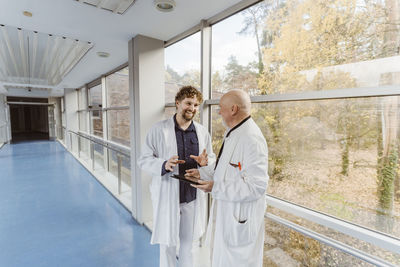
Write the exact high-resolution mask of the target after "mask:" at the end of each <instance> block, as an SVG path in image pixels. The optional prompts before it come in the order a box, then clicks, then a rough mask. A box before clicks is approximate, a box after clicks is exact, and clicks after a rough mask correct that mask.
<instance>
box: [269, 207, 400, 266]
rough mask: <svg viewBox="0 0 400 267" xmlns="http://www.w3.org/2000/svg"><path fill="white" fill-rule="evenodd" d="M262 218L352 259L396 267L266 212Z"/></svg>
mask: <svg viewBox="0 0 400 267" xmlns="http://www.w3.org/2000/svg"><path fill="white" fill-rule="evenodd" d="M264 217H265V218H268V219H270V220H272V221H274V222H276V223H278V224H281V225H283V226H285V227H288V228H291V229H293V230H295V231H296V232H299V233H301V234H303V235H306V236H308V237H310V238H312V239H314V240H317V241H319V242H321V243H324V244H326V245H328V246H330V247H333V248H335V249H338V250H340V251H343V252H344V253H346V254H349V255H351V256H353V257H356V258H358V259H361V260H363V261H365V262H368V263H371V264H373V265H376V266H385V267H386V266H396V265H394V264H392V263H390V262H388V261H385V260H383V259H381V258H378V257H376V256H373V255H371V254H368V253H366V252H364V251H361V250H359V249H356V248H354V247H351V246H349V245H347V244H344V243H342V242H339V241H337V240H335V239H332V238H329V237H327V236H324V235H322V234H320V233H317V232H315V231H312V230H310V229H307V228H305V227H303V226H300V225H298V224H296V223H293V222H290V221H288V220H285V219H282V218H281V217H279V216H276V215H274V214H271V213H269V212H267V213H266V214H265V216H264Z"/></svg>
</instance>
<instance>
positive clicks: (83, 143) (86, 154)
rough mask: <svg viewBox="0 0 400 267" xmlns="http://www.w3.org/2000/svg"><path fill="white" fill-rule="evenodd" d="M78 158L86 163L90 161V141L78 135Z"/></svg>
mask: <svg viewBox="0 0 400 267" xmlns="http://www.w3.org/2000/svg"><path fill="white" fill-rule="evenodd" d="M79 142H80V144H79V146H80V155H79V156H80V158H81V159H83V160H84V161H85V162H86V163H88V164H89V163H90V141H89V140H88V139H86V138H83V137H79Z"/></svg>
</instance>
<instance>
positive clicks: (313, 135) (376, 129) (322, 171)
mask: <svg viewBox="0 0 400 267" xmlns="http://www.w3.org/2000/svg"><path fill="white" fill-rule="evenodd" d="M399 105H400V97H381V98H362V99H343V100H324V101H322V100H321V101H297V102H287V103H285V102H282V103H269V104H253V108H252V117H253V119H254V120H255V121H256V123H257V124H258V125H259V126H260V128H261V130H262V131H263V133H264V136H265V138H266V140H267V143H268V147H269V175H270V182H269V187H268V193H269V194H271V195H274V196H277V197H279V198H283V199H285V200H288V201H291V202H294V203H296V204H300V205H303V206H306V207H308V208H311V209H314V210H318V211H321V212H324V213H328V214H330V215H332V216H335V217H338V218H341V219H344V220H347V221H350V222H353V223H356V224H359V225H363V226H366V227H368V228H372V229H376V230H379V231H382V232H385V233H387V234H390V235H393V236H397V237H400V195H399V194H398V192H399V191H398V190H399V187H398V186H399V185H398V183H397V181H398V179H399V178H398V173H399V162H398V153H399V151H398V147H399V144H398V143H399V136H398V133H399V130H400V127H399V123H400V121H399V117H398V115H399V113H400V106H399ZM212 116H213V120H212V133H213V144H214V149H215V153H218V150H217V149H219V147H220V143H221V142H222V136H223V133H224V127H223V126H222V123H221V119H220V117H219V116H217V115H216V112H215V108H213V113H212Z"/></svg>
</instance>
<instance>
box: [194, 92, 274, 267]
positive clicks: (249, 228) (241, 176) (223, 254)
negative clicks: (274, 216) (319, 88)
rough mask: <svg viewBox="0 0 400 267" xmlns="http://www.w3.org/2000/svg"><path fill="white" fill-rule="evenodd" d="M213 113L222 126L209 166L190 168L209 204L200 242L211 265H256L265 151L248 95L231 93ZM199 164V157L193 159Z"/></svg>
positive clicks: (261, 240)
mask: <svg viewBox="0 0 400 267" xmlns="http://www.w3.org/2000/svg"><path fill="white" fill-rule="evenodd" d="M219 106H220V110H219V114H220V115H221V116H222V119H223V121H224V123H225V124H226V126H227V127H228V129H227V132H226V133H225V137H224V142H223V144H222V147H221V149H220V152H219V155H218V157H217V161H216V163H215V164H210V165H209V166H206V167H202V168H200V169H199V170H190V171H189V172H190V173H191V174H192V175H196V174H200V177H201V179H202V180H199V183H200V184H201V185H192V186H194V187H196V188H198V189H201V190H203V191H205V192H211V194H212V197H213V203H212V207H211V213H210V219H209V224H208V229H207V238H206V244H208V246H209V247H210V248H211V262H212V267H245V266H246V267H262V261H263V248H264V231H265V229H264V212H265V209H266V198H265V193H266V189H267V185H268V179H269V178H268V148H267V143H266V141H265V139H264V136H263V134H262V132H261V130H260V128H259V127H258V126H257V125H256V123H255V122H254V121H253V119H252V118H251V116H250V110H251V102H250V97H249V95H248V94H247V93H246V92H244V91H242V90H231V91H229V92H228V93H226V94H225V95H223V96H222V98H221V100H220V104H219ZM201 158H203V159H202V161H205V159H206V157H205V155H200V157H199V158H197V160H199V162H201V161H200V160H201Z"/></svg>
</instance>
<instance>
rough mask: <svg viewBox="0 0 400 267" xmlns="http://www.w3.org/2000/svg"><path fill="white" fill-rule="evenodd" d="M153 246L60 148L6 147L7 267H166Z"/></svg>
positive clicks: (1, 197) (1, 262) (0, 229)
mask: <svg viewBox="0 0 400 267" xmlns="http://www.w3.org/2000/svg"><path fill="white" fill-rule="evenodd" d="M149 241H150V233H149V232H148V231H147V230H146V229H145V228H144V227H142V226H140V225H138V224H137V223H136V222H135V221H134V220H133V219H132V217H131V215H130V213H129V212H128V211H127V210H126V209H125V208H124V207H122V205H121V204H120V203H119V202H118V201H117V200H116V199H114V198H113V197H112V196H111V195H110V193H109V192H108V191H106V189H104V188H103V187H102V186H101V185H100V184H99V183H98V182H97V181H96V180H95V178H94V177H92V176H91V175H90V173H89V172H88V171H87V170H86V169H85V168H84V167H82V166H81V165H80V164H79V163H78V161H76V160H75V159H74V158H73V157H72V156H71V155H70V154H69V153H68V152H67V151H66V150H65V149H64V148H63V147H62V146H61V145H60V144H59V143H57V142H51V141H37V142H28V143H19V144H13V145H5V146H4V147H3V148H1V149H0V266H2V267H3V266H6V267H14V266H24V267H25V266H35V267H36V266H51V267H54V266H85V267H89V266H96V267H101V266H113V267H117V266H138V267H141V266H145V267H147V266H158V265H159V248H158V246H152V245H150V244H149Z"/></svg>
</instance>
